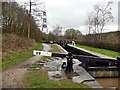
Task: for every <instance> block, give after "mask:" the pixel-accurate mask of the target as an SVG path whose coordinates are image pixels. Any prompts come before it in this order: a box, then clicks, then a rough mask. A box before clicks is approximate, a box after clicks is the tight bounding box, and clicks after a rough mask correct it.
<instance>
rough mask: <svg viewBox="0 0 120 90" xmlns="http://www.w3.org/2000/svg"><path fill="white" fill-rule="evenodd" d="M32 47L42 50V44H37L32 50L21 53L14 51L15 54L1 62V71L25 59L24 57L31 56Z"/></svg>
mask: <svg viewBox="0 0 120 90" xmlns="http://www.w3.org/2000/svg"><path fill="white" fill-rule="evenodd" d="M34 49H38V50H42V49H43V46H42V44H37V45H36V46H35V47H34V48H33V49H32V50H28V51H24V52H21V53H16V54H14V55H12V56H11V57H9V58H6V59H5V60H4V61H3V62H2V71H4V70H6V69H8V68H9V67H11V66H12V65H15V64H18V63H20V62H22V61H25V60H26V59H28V58H30V57H32V56H33V53H32V52H33V50H34Z"/></svg>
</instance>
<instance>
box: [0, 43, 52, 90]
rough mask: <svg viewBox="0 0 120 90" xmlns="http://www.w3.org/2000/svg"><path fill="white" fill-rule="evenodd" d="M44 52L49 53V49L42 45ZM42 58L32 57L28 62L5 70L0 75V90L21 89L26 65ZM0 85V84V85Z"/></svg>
mask: <svg viewBox="0 0 120 90" xmlns="http://www.w3.org/2000/svg"><path fill="white" fill-rule="evenodd" d="M43 46H44V51H49V50H50V49H51V47H50V46H49V45H47V44H43ZM41 58H42V56H33V57H32V58H29V59H28V60H26V61H24V62H22V63H20V64H17V65H14V66H12V67H11V68H9V69H7V70H6V71H4V72H2V73H0V77H1V78H0V80H1V81H2V82H0V83H2V86H0V87H2V88H22V86H23V85H22V84H23V83H22V81H23V79H24V76H25V75H26V73H27V72H28V71H27V70H26V69H25V68H24V67H25V66H27V65H31V64H33V63H35V62H37V61H39V60H40V59H41ZM0 85H1V84H0Z"/></svg>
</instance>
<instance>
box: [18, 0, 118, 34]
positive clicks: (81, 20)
mask: <svg viewBox="0 0 120 90" xmlns="http://www.w3.org/2000/svg"><path fill="white" fill-rule="evenodd" d="M16 1H19V2H23V1H25V0H16ZM26 1H29V0H26ZM33 1H43V0H33ZM108 1H113V2H114V3H113V4H112V5H111V8H112V13H113V17H114V22H113V23H109V25H108V26H107V27H106V28H105V31H117V30H118V1H119V0H89V1H88V0H44V2H45V9H46V12H47V22H48V30H49V31H51V30H52V27H53V26H55V25H60V26H62V27H63V31H64V30H66V29H67V28H75V29H79V30H80V31H81V32H82V33H83V34H87V32H88V30H87V28H86V26H85V22H86V21H87V15H88V14H89V13H90V12H91V11H93V6H94V5H95V4H97V3H101V4H102V5H106V4H107V2H108Z"/></svg>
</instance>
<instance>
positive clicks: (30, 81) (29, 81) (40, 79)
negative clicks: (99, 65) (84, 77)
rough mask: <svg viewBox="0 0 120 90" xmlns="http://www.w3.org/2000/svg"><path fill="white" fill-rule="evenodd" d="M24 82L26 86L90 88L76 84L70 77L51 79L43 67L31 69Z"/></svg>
mask: <svg viewBox="0 0 120 90" xmlns="http://www.w3.org/2000/svg"><path fill="white" fill-rule="evenodd" d="M24 83H25V86H24V87H25V88H28V87H29V88H86V89H85V90H89V89H88V88H89V87H88V86H87V85H83V84H76V83H73V82H72V81H71V80H69V79H68V80H60V81H52V80H49V79H48V74H47V71H44V70H42V69H40V70H32V71H30V72H29V74H28V75H27V77H26V80H25V81H24ZM81 90H83V89H81Z"/></svg>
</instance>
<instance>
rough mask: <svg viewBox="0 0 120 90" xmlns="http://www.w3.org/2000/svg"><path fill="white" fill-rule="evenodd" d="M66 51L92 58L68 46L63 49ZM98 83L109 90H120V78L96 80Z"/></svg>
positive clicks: (88, 54)
mask: <svg viewBox="0 0 120 90" xmlns="http://www.w3.org/2000/svg"><path fill="white" fill-rule="evenodd" d="M63 48H64V49H65V50H67V51H68V52H72V53H73V54H76V55H87V56H91V54H90V53H85V52H83V51H81V50H79V49H74V48H73V47H70V46H67V47H63ZM96 81H97V82H98V83H99V84H100V85H102V86H103V87H104V88H109V87H116V88H119V89H120V78H107V77H106V78H105V77H104V78H102V77H101V78H96Z"/></svg>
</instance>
